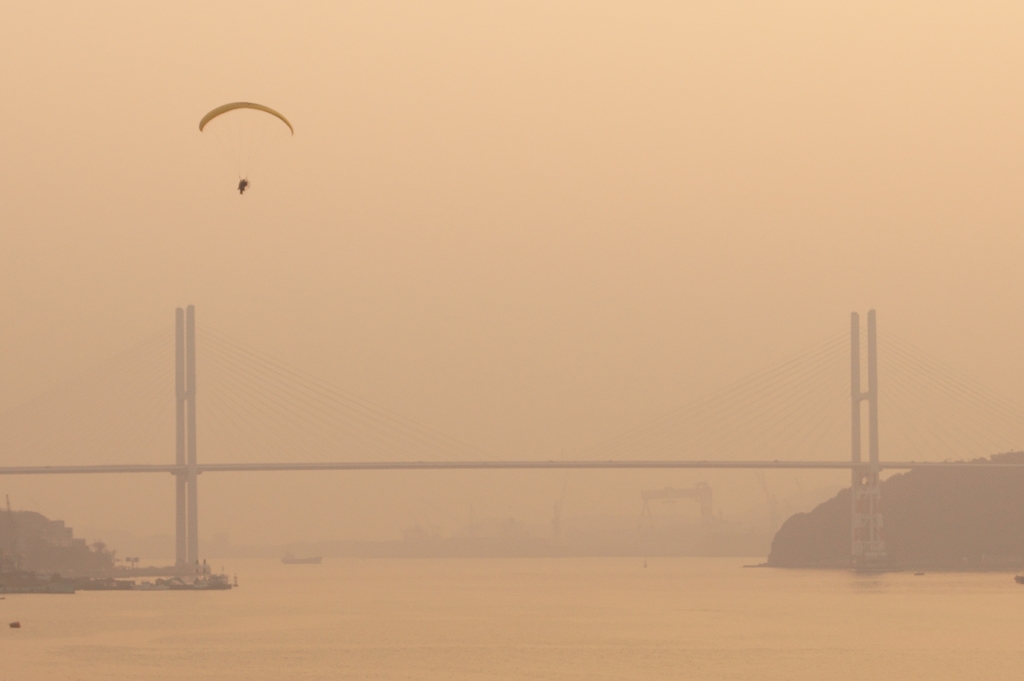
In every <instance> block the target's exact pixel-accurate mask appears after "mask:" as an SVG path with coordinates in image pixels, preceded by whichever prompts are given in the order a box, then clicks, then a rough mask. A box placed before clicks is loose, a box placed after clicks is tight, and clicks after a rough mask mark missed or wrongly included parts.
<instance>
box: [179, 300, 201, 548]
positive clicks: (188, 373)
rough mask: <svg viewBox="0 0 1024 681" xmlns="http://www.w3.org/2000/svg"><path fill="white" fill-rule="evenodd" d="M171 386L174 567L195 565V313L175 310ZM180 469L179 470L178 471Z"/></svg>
mask: <svg viewBox="0 0 1024 681" xmlns="http://www.w3.org/2000/svg"><path fill="white" fill-rule="evenodd" d="M174 386H175V396H176V405H175V406H176V414H175V417H176V418H175V421H176V423H175V452H174V455H175V456H174V463H175V465H176V466H179V467H182V468H184V469H185V470H184V472H179V473H176V474H175V496H174V511H175V514H174V543H175V546H174V564H175V565H176V566H177V567H179V568H185V566H188V567H189V568H194V567H195V565H196V564H198V562H199V487H198V477H199V476H198V469H197V466H196V311H195V307H194V306H192V305H189V306H188V308H187V309H185V310H182V309H181V308H180V307H179V308H178V309H177V310H176V311H175V348H174ZM179 470H180V469H179Z"/></svg>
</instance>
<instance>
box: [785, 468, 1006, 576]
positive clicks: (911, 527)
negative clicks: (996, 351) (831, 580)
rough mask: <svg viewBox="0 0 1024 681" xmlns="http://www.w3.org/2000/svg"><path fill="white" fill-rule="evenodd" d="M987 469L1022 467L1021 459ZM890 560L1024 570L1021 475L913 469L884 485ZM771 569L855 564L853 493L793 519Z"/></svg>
mask: <svg viewBox="0 0 1024 681" xmlns="http://www.w3.org/2000/svg"><path fill="white" fill-rule="evenodd" d="M980 461H984V462H988V461H991V462H1009V461H1013V462H1024V452H1009V453H1005V454H997V455H995V456H993V457H991V459H988V460H986V459H981V460H980ZM882 508H883V514H884V522H885V532H886V540H887V544H888V550H889V554H890V555H891V556H892V557H893V558H894V559H895V561H896V563H897V565H899V566H902V567H907V568H911V567H919V568H925V567H928V568H933V569H935V568H944V569H996V568H1005V569H1009V568H1015V567H1018V566H1020V565H1024V469H1006V468H994V467H993V468H992V469H990V470H986V469H984V468H980V469H970V470H963V469H961V470H956V469H932V470H916V471H910V472H908V473H902V474H899V475H894V476H892V477H890V478H889V479H887V480H885V481H883V483H882ZM767 564H768V565H771V566H777V567H846V566H848V565H849V564H850V490H849V488H847V489H845V490H843V491H841V492H840V493H839V494H838V495H836V496H835V497H833V498H832V499H829V500H828V501H826V502H824V503H822V504H820V505H819V506H818V507H817V508H815V509H814V510H813V511H810V512H809V513H798V514H796V515H794V516H792V517H790V518H789V519H788V520H787V521H786V522H785V523H784V524H783V525H782V527H781V528H780V529H779V531H778V533H776V535H775V538H774V540H773V541H772V549H771V553H770V554H769V556H768V561H767Z"/></svg>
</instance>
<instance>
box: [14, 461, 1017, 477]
mask: <svg viewBox="0 0 1024 681" xmlns="http://www.w3.org/2000/svg"><path fill="white" fill-rule="evenodd" d="M869 465H870V464H869V463H868V462H866V461H865V462H860V463H853V462H850V461H683V460H649V461H624V460H607V461H595V460H591V461H585V460H584V461H572V460H547V461H540V460H534V461H324V462H306V463H204V464H197V465H196V472H197V473H235V472H247V471H384V470H388V471H393V470H397V471H420V470H427V471H436V470H443V471H455V470H512V469H520V470H573V469H589V470H600V469H609V470H612V469H619V470H621V469H676V468H698V469H715V468H720V469H722V468H736V469H789V470H829V469H839V470H843V469H845V470H852V469H855V468H864V467H867V466H869ZM878 467H879V469H881V470H898V471H909V470H920V469H926V468H984V469H991V468H1024V463H988V462H971V461H888V462H880V463H879V464H878ZM188 471H189V467H188V466H178V465H174V464H167V465H163V464H108V465H93V466H0V475H61V474H64V475H67V474H90V473H170V474H171V475H180V474H187V473H188Z"/></svg>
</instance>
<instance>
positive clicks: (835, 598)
mask: <svg viewBox="0 0 1024 681" xmlns="http://www.w3.org/2000/svg"><path fill="white" fill-rule="evenodd" d="M753 562H757V559H742V558H739V559H737V558H649V559H647V561H646V566H645V562H644V559H642V558H639V559H638V558H526V559H349V558H336V559H334V558H325V559H324V561H323V563H322V564H320V565H283V564H281V563H280V562H279V561H271V560H230V561H229V560H224V561H217V562H215V564H214V569H215V570H220V569H223V570H224V571H225V572H227V573H228V574H231V575H235V574H237V576H238V582H239V587H238V588H237V589H232V590H231V591H220V592H182V591H177V592H152V591H151V592H120V593H119V592H79V593H77V594H75V595H42V594H40V595H35V594H31V595H29V594H26V595H7V596H6V597H5V599H4V600H0V624H2V625H3V626H2V629H0V679H2V680H3V681H37V680H49V679H53V680H54V681H79V680H82V681H94V680H100V679H118V680H123V679H153V680H161V681H163V680H170V679H175V680H177V679H204V680H205V679H209V680H210V681H213V680H217V681H226V680H233V679H238V680H241V679H246V680H253V679H268V680H274V681H280V680H282V679H295V680H300V679H301V680H305V679H417V680H421V681H430V680H433V679H493V680H495V681H497V680H502V681H506V680H507V681H513V680H515V681H520V680H523V679H552V680H560V679H574V680H575V679H579V680H584V679H586V680H588V681H592V680H594V679H615V680H621V679H638V680H639V679H643V680H644V681H650V680H651V679H730V680H732V679H735V680H740V679H742V680H743V681H750V680H752V679H780V680H782V679H784V680H786V681H803V680H811V679H814V680H819V679H829V680H842V679H851V680H853V679H856V680H858V681H860V680H863V679H872V680H878V679H927V680H928V681H941V680H944V679H958V680H959V679H986V680H992V679H1021V678H1024V586H1021V585H1017V584H1016V583H1015V582H1014V580H1013V575H1012V574H1010V573H1004V572H1000V573H955V572H934V573H927V574H924V575H915V574H913V573H911V572H893V573H886V574H875V575H871V574H855V573H852V572H846V571H826V570H786V569H771V568H745V567H744V564H748V563H753ZM221 563H223V568H222V565H221ZM15 620H17V621H20V622H21V625H22V626H21V628H20V629H11V628H9V627H8V626H7V624H8V622H10V621H15Z"/></svg>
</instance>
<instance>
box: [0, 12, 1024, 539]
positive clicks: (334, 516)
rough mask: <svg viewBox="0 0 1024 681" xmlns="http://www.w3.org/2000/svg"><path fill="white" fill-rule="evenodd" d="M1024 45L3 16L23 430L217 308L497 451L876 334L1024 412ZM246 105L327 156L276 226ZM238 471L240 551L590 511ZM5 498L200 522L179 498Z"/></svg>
mask: <svg viewBox="0 0 1024 681" xmlns="http://www.w3.org/2000/svg"><path fill="white" fill-rule="evenodd" d="M681 5H685V6H681ZM1022 30H1024V7H1021V5H1020V3H1009V2H1003V3H986V4H984V5H983V6H978V5H976V4H965V3H949V2H941V3H940V2H928V3H924V2H919V3H912V2H861V3H839V4H829V3H826V4H824V5H823V4H822V3H814V2H784V3H782V2H780V3H769V4H766V5H750V4H736V3H721V2H692V3H669V2H665V3H652V2H629V3H595V2H585V3H568V2H562V3H534V2H514V3H454V2H449V3H441V2H438V3H413V2H409V3H396V2H376V3H364V4H349V3H333V2H322V3H287V4H285V3H266V2H258V1H253V0H247V1H246V2H218V3H196V2H175V3H163V4H162V5H159V6H153V5H151V4H140V3H128V2H124V3H115V2H104V3H92V4H76V3H51V2H35V3H6V4H5V5H4V6H3V7H2V8H0V92H2V95H3V102H4V106H3V107H2V108H0V130H2V131H3V132H2V133H0V134H2V140H3V141H2V146H0V225H2V232H0V234H2V239H3V247H2V248H0V282H2V285H0V309H2V310H3V316H4V323H3V324H0V358H2V361H0V407H2V408H4V409H6V408H10V407H13V406H15V405H17V404H20V403H22V402H24V401H25V400H27V399H29V398H30V397H32V396H34V395H37V394H39V393H41V392H43V391H44V390H46V389H47V388H49V387H50V386H53V385H54V384H56V383H58V382H59V381H61V380H64V379H66V378H67V377H69V376H72V375H75V374H78V373H81V372H82V371H84V370H86V369H87V368H88V367H90V366H93V365H94V364H96V363H97V362H99V361H100V360H102V359H104V358H107V357H109V356H111V355H113V354H115V353H116V352H118V351H119V350H121V349H123V348H125V347H128V346H130V345H132V344H133V343H136V342H137V341H139V340H140V339H143V338H146V337H147V336H149V335H151V334H153V333H155V332H157V331H159V330H161V329H164V328H166V327H168V326H170V325H171V324H172V323H173V311H174V308H175V307H177V306H180V305H186V304H189V303H194V304H195V305H196V307H197V314H198V316H199V319H200V321H201V323H204V324H207V325H209V326H211V327H213V328H215V329H217V330H218V331H221V332H223V333H225V334H227V335H229V336H231V337H233V338H236V339H239V340H241V341H244V342H245V343H248V344H250V345H252V346H255V347H257V348H259V349H261V350H263V351H265V352H267V353H269V354H271V355H273V356H276V357H279V358H281V359H283V360H286V361H288V362H291V363H292V364H294V365H297V366H299V367H301V368H303V369H305V370H306V371H309V372H310V373H313V374H316V375H317V376H321V377H323V378H324V379H325V380H328V381H330V382H331V383H334V384H336V385H339V386H341V387H343V388H345V389H346V390H349V391H351V392H352V393H354V394H357V395H361V396H363V397H365V398H367V399H370V400H373V401H374V402H376V403H378V404H382V405H385V406H386V407H388V408H390V409H392V410H394V411H396V412H399V413H401V414H404V415H406V416H408V417H410V418H413V419H415V420H417V421H419V422H421V423H425V424H429V425H431V426H433V427H435V428H437V429H439V430H441V431H443V432H446V433H449V434H451V435H453V436H455V437H457V438H459V439H460V440H462V441H465V442H467V443H470V444H471V445H473V446H474V447H477V448H479V449H480V450H481V451H484V452H487V453H488V454H489V455H491V456H495V457H505V458H516V457H519V458H534V457H541V458H551V457H554V456H557V455H558V452H559V451H566V452H578V451H582V450H584V449H586V448H587V447H588V446H592V445H593V444H595V443H598V442H601V441H603V440H606V439H607V438H609V437H611V436H613V435H615V434H617V433H619V432H622V431H624V430H626V429H628V428H630V427H633V426H635V425H637V424H640V423H643V422H646V421H648V420H650V419H652V418H654V417H656V416H658V415H660V414H662V413H664V412H666V411H668V410H670V409H672V408H674V407H677V406H679V405H681V404H685V403H687V402H689V401H691V400H693V399H695V398H697V397H699V396H700V395H702V394H705V393H707V392H708V391H710V390H712V389H714V388H716V387H719V386H721V385H723V384H725V383H728V382H729V381H732V380H735V379H737V378H739V377H742V376H745V375H747V374H749V373H751V372H753V371H756V370H758V369H760V368H762V367H764V366H767V365H770V364H771V363H773V362H777V361H779V360H780V359H782V358H784V357H786V356H788V355H791V354H793V353H795V352H797V351H799V350H801V349H803V348H806V347H808V346H812V345H814V344H815V343H818V342H819V341H821V340H822V339H824V338H826V337H830V336H832V335H833V334H835V333H841V332H842V330H843V329H844V328H845V327H846V325H847V324H848V315H849V313H850V311H852V310H858V311H862V312H863V311H866V310H867V309H868V308H869V307H874V308H876V309H877V310H878V311H879V320H880V324H881V325H882V327H883V328H884V329H887V330H890V331H891V332H892V333H894V334H897V335H898V336H900V337H902V338H905V339H907V340H908V341H910V342H912V343H914V344H916V345H917V346H919V347H921V348H924V349H926V350H927V351H928V352H930V353H932V354H934V355H935V356H937V357H940V358H942V359H944V360H945V361H948V362H949V363H950V364H951V365H953V366H956V367H958V368H959V369H961V370H963V371H965V372H967V373H968V374H970V375H973V376H975V377H977V378H978V379H979V380H980V381H982V382H984V383H986V384H988V385H990V386H992V387H993V388H994V389H995V390H997V391H999V392H1001V393H1002V394H1005V395H1007V396H1009V397H1011V398H1013V397H1015V396H1016V393H1019V387H1018V384H1019V383H1020V377H1022V376H1024V357H1022V355H1021V353H1020V352H1019V338H1021V336H1022V333H1024V320H1022V318H1021V315H1020V314H1019V313H1018V311H1019V310H1020V309H1022V302H1024V301H1022V291H1024V289H1022V287H1021V286H1020V285H1019V283H1018V282H1019V265H1018V263H1020V262H1021V259H1022V257H1024V230H1022V229H1021V224H1022V222H1024V220H1022V218H1024V200H1022V199H1024V197H1022V193H1021V191H1020V189H1021V186H1022V183H1024V149H1022V145H1024V135H1022V129H1024V124H1022V121H1024V91H1022V88H1021V83H1022V82H1024V79H1022V75H1024V74H1022V73H1021V72H1022V69H1024V43H1022V42H1021V40H1020V36H1021V35H1022V34H1024V33H1022ZM233 100H251V101H259V102H263V103H265V104H268V105H270V106H273V107H276V108H278V109H280V110H281V111H283V112H285V113H286V115H288V117H289V118H290V119H291V120H292V122H293V123H294V124H295V128H296V134H295V136H294V138H293V139H292V140H289V142H290V143H289V144H287V145H283V148H282V149H280V150H279V151H278V153H276V154H275V155H274V157H273V158H272V159H270V161H269V162H267V163H266V164H265V165H264V166H263V167H261V172H260V173H259V176H258V177H255V178H254V179H253V186H252V189H251V190H250V191H249V192H247V193H246V195H245V196H244V197H240V196H239V195H238V193H237V192H236V191H234V185H235V183H236V182H237V177H235V176H234V175H232V173H231V171H230V169H229V168H227V166H226V165H225V164H224V163H222V162H221V159H220V158H219V156H218V154H217V153H216V149H215V148H214V146H213V145H212V144H211V140H210V139H208V138H207V137H204V136H203V135H202V134H200V133H199V132H198V130H197V123H198V120H199V118H200V117H201V116H202V115H203V113H205V112H206V111H207V110H209V109H210V108H212V107H214V106H216V105H218V104H221V103H224V102H228V101H233ZM201 380H202V379H201V378H200V381H201ZM200 399H202V398H201V397H200ZM200 428H202V424H200ZM200 437H202V431H200ZM200 447H201V450H200V457H201V458H202V457H203V450H202V445H200ZM845 455H846V452H845V451H844V452H837V456H845ZM166 457H167V460H168V461H170V460H172V459H173V432H171V431H168V432H167V434H166ZM26 462H27V461H25V460H24V459H18V460H17V461H12V463H26ZM44 463H45V462H44ZM89 463H101V461H89ZM745 475H747V476H748V477H747V478H746V483H744V484H745V485H746V487H743V488H742V490H745V491H743V492H742V493H740V492H737V494H736V495H735V497H734V498H732V499H731V501H730V497H729V495H728V493H726V492H723V496H722V497H721V498H722V499H723V500H725V502H726V503H731V504H732V507H733V508H737V509H738V508H740V507H741V506H744V505H745V504H746V502H745V501H744V495H747V494H749V493H752V492H751V491H752V490H755V491H757V493H758V494H759V493H760V492H759V488H757V487H756V485H755V484H754V483H753V482H751V480H752V479H751V478H749V474H745ZM210 477H211V476H205V477H204V478H203V479H202V480H201V483H202V488H201V489H202V491H201V494H202V495H203V496H202V497H201V504H202V511H201V513H202V514H203V515H201V520H202V523H203V526H202V530H203V532H204V534H205V535H206V536H207V537H208V536H209V535H210V534H212V533H214V532H228V533H230V534H231V535H232V537H233V538H235V537H237V538H238V540H239V541H243V540H248V541H255V540H256V539H257V538H258V537H259V532H257V531H256V530H254V529H252V528H242V527H240V526H241V525H243V524H244V523H245V522H247V521H249V520H250V519H253V518H255V519H257V520H258V521H259V522H265V523H267V526H266V527H267V530H266V532H267V534H266V536H267V537H269V538H271V539H273V540H275V541H283V540H284V539H286V538H290V537H296V538H302V539H306V538H327V537H347V536H369V535H370V534H373V533H374V532H376V533H378V534H381V535H384V534H388V533H391V534H390V535H388V536H393V535H394V533H395V532H396V531H397V529H399V528H401V527H403V526H405V525H408V524H410V523H411V522H416V521H418V519H420V518H422V517H427V516H431V514H433V516H431V517H432V519H430V522H436V523H442V524H443V523H448V524H449V525H452V524H455V523H456V522H461V521H462V520H464V516H465V507H466V504H467V503H468V502H467V501H466V500H467V499H470V500H471V499H478V501H477V503H478V504H482V505H484V509H483V511H481V513H490V514H492V515H500V514H503V513H504V514H512V515H516V516H518V517H522V518H530V519H533V520H535V521H536V522H544V519H545V518H546V517H547V514H548V513H549V512H550V504H551V501H552V495H555V494H557V490H558V489H559V488H560V486H561V484H562V477H561V476H560V475H547V476H546V477H545V476H541V475H540V474H536V475H534V474H530V475H526V474H523V475H520V476H518V477H516V476H511V475H510V476H509V477H508V478H505V479H501V478H499V477H495V476H483V477H481V476H479V475H477V477H473V476H471V475H466V476H461V477H459V476H451V477H449V478H444V479H442V478H438V477H429V476H427V477H423V476H411V475H402V476H393V477H390V478H389V477H387V476H386V475H382V476H366V477H363V478H356V477H353V476H348V477H346V476H344V475H340V474H339V475H338V476H334V477H330V478H329V479H323V478H317V479H312V478H311V477H310V476H308V475H307V476H305V477H303V476H302V475H299V474H296V475H293V476H291V477H288V479H287V480H283V481H282V482H281V483H280V485H276V484H272V481H271V480H270V479H269V478H267V477H258V476H254V477H251V478H245V479H244V480H243V479H233V480H226V479H219V480H218V481H216V482H214V481H213V480H212V479H211V480H207V478H210ZM696 479H712V480H713V484H716V485H720V486H725V485H727V484H728V483H727V480H730V479H733V480H735V479H736V478H729V477H728V476H724V477H722V476H709V475H691V474H686V475H683V474H678V475H675V476H674V477H671V478H666V477H665V476H664V475H661V474H651V475H647V476H646V477H645V476H641V475H639V474H637V475H634V476H633V477H625V478H614V477H613V476H611V474H608V475H604V474H593V475H592V477H591V478H589V480H591V482H589V483H585V484H584V483H580V487H581V488H586V489H588V490H589V491H581V492H580V494H581V495H582V497H581V498H586V503H584V504H581V506H580V508H584V507H585V508H586V509H587V510H589V511H592V512H598V511H599V510H601V509H602V506H601V505H602V500H603V499H604V500H607V501H608V504H609V508H610V509H612V510H614V511H616V512H619V511H621V512H624V513H625V512H633V510H638V509H633V507H632V506H630V504H634V505H637V504H638V497H637V490H638V489H640V488H641V487H644V486H649V485H650V484H656V483H662V482H667V483H671V484H680V485H682V484H691V483H692V482H693V481H694V480H696ZM815 479H816V480H818V481H819V482H821V484H830V485H832V484H839V483H840V482H841V480H842V476H841V475H838V474H836V475H831V477H830V476H824V477H822V476H819V477H818V478H815ZM0 482H2V485H3V487H0V491H7V492H9V493H10V494H11V495H12V498H13V500H14V501H15V502H16V503H15V505H16V506H20V507H31V508H35V509H37V510H40V511H43V512H44V513H47V514H49V515H51V516H55V517H62V518H65V519H66V520H68V522H69V523H71V524H75V525H80V526H86V527H91V528H100V529H104V528H115V527H120V528H124V529H127V530H130V531H133V532H137V533H140V534H144V533H150V532H170V531H171V529H172V519H173V516H172V487H173V485H172V483H171V481H170V479H169V478H168V479H164V478H162V477H161V478H160V479H159V480H156V479H153V480H149V479H147V480H141V479H134V480H128V479H123V478H119V479H102V480H101V479H96V478H94V479H90V480H83V479H80V478H78V479H75V478H67V479H63V480H56V479H10V478H7V479H3V480H2V481H0ZM574 484H575V483H574ZM780 484H781V483H780ZM587 485H591V486H590V487H587ZM494 490H499V492H495V491H494ZM502 495H504V496H502ZM497 497H500V499H499V500H495V501H493V504H492V507H487V506H486V504H487V501H486V500H487V499H497ZM570 498H571V497H570ZM755 501H756V500H751V501H750V502H749V503H754V502H755ZM746 505H749V504H746ZM129 506H130V507H132V508H135V509H137V511H136V512H133V513H131V514H126V513H125V508H127V507H129ZM431 509H433V510H431ZM322 515H327V516H329V518H330V520H329V521H322V522H323V524H322V526H321V525H315V523H314V519H315V518H318V517H320V516H322ZM317 522H321V521H317ZM297 527H298V528H301V529H297ZM367 528H369V529H367ZM375 536H376V535H375Z"/></svg>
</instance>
